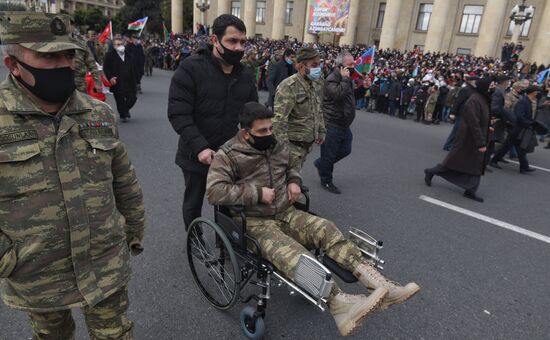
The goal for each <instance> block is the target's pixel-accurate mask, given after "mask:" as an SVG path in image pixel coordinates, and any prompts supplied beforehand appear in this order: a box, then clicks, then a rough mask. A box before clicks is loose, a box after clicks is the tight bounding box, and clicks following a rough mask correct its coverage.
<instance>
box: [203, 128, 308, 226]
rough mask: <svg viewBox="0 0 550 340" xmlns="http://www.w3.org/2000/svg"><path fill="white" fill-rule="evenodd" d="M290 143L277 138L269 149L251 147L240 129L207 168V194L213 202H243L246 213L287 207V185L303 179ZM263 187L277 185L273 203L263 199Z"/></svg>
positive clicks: (260, 213) (268, 213) (273, 211)
mask: <svg viewBox="0 0 550 340" xmlns="http://www.w3.org/2000/svg"><path fill="white" fill-rule="evenodd" d="M289 160H290V155H289V151H288V143H284V142H277V143H276V145H275V146H274V147H272V148H271V149H268V150H267V151H259V150H257V149H255V148H254V147H252V146H251V145H250V144H249V143H248V142H247V141H246V140H245V139H244V137H243V136H242V135H241V133H240V132H238V133H237V135H236V136H235V137H233V138H231V139H230V140H229V141H227V142H226V143H225V144H224V145H222V147H221V148H220V150H219V151H218V152H217V153H216V155H215V156H214V160H213V161H212V164H211V166H210V170H209V171H208V177H207V184H206V187H207V189H206V195H207V197H208V201H209V202H210V203H212V204H226V205H235V204H238V205H244V206H245V212H246V214H247V216H275V215H277V213H279V212H281V211H285V210H286V209H288V208H289V207H290V206H291V204H290V202H289V200H288V193H287V189H286V186H287V184H288V183H297V184H300V183H301V182H302V177H301V176H300V173H299V171H298V169H297V168H296V167H295V166H293V165H291V163H290V161H289ZM262 187H268V188H273V189H275V200H274V202H273V203H272V204H270V205H267V204H257V203H258V202H261V200H262V190H261V189H262Z"/></svg>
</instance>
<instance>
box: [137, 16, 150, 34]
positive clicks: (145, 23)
mask: <svg viewBox="0 0 550 340" xmlns="http://www.w3.org/2000/svg"><path fill="white" fill-rule="evenodd" d="M147 20H149V17H148V16H147V17H145V22H144V23H143V27H142V28H141V31H139V35H138V38H139V37H141V33H143V30H144V29H145V25H147Z"/></svg>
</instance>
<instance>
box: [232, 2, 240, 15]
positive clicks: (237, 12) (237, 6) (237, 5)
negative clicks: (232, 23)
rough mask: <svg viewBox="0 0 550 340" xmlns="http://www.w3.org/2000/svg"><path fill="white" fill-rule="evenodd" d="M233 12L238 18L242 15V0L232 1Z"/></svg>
mask: <svg viewBox="0 0 550 340" xmlns="http://www.w3.org/2000/svg"><path fill="white" fill-rule="evenodd" d="M231 14H233V15H234V16H236V17H237V18H240V17H241V2H240V1H231Z"/></svg>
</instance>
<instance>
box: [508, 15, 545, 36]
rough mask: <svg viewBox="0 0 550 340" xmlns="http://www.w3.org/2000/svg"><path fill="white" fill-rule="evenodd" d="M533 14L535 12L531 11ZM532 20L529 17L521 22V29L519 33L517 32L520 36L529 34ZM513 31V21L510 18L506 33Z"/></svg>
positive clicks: (510, 33)
mask: <svg viewBox="0 0 550 340" xmlns="http://www.w3.org/2000/svg"><path fill="white" fill-rule="evenodd" d="M534 15H535V12H534V11H533V16H534ZM532 20H533V19H529V20H527V21H525V22H524V23H523V24H521V29H520V34H519V35H520V36H521V37H527V36H529V29H530V28H531V21H532ZM513 33H514V21H513V20H510V25H509V26H508V32H507V33H506V35H512V34H513ZM547 34H548V33H547Z"/></svg>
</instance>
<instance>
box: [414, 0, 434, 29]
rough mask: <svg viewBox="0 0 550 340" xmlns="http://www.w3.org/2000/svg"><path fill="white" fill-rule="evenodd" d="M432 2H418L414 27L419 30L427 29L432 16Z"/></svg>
mask: <svg viewBox="0 0 550 340" xmlns="http://www.w3.org/2000/svg"><path fill="white" fill-rule="evenodd" d="M432 8H433V5H432V4H420V9H419V10H418V19H417V20H416V29H417V30H419V31H427V30H428V25H429V24H430V17H431V16H432Z"/></svg>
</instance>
